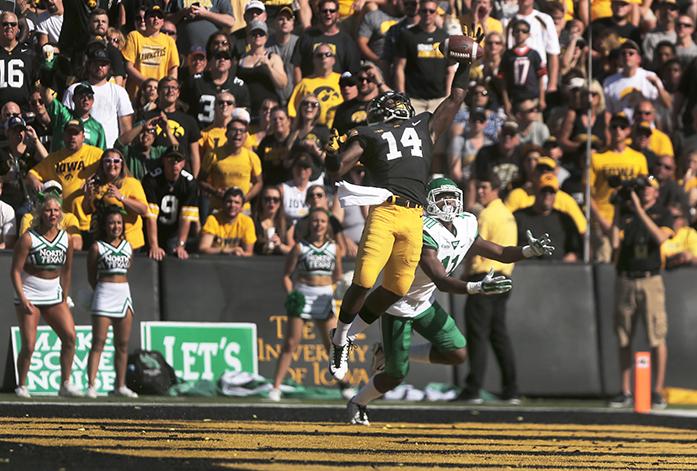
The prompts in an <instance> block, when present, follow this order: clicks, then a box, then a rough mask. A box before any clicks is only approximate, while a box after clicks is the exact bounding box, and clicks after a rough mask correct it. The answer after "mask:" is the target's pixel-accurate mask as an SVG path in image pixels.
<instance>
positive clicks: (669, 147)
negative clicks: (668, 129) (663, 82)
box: [634, 100, 675, 157]
mask: <svg viewBox="0 0 697 471" xmlns="http://www.w3.org/2000/svg"><path fill="white" fill-rule="evenodd" d="M634 120H635V121H646V122H648V123H649V124H650V125H651V129H652V131H653V132H652V133H651V137H650V138H649V149H650V150H651V151H653V153H654V154H656V155H657V156H659V157H661V156H662V155H669V156H671V157H673V156H674V155H675V151H674V150H673V142H672V141H671V140H670V137H668V135H667V134H666V133H664V132H663V131H661V130H660V129H658V128H657V127H656V107H655V106H654V105H653V103H652V102H651V101H650V100H642V101H640V102H639V104H638V105H637V106H636V108H635V109H634Z"/></svg>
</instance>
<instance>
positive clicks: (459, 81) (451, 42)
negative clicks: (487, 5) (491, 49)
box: [429, 27, 484, 142]
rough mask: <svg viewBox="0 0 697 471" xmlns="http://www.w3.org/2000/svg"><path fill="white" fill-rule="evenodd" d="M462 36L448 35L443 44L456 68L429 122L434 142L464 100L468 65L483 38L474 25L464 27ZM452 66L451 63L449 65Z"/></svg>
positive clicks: (478, 54)
mask: <svg viewBox="0 0 697 471" xmlns="http://www.w3.org/2000/svg"><path fill="white" fill-rule="evenodd" d="M463 36H464V37H463ZM463 36H451V37H449V38H448V39H447V41H448V45H445V46H444V49H443V51H442V52H443V54H444V55H445V57H446V58H447V59H449V60H450V61H455V62H457V70H456V71H455V76H454V77H453V83H452V85H451V88H450V95H449V96H447V97H446V98H445V100H443V101H442V102H441V104H440V105H438V108H436V111H435V112H434V113H433V117H432V118H431V121H430V123H429V127H430V131H431V140H432V141H433V142H436V141H437V140H438V138H439V137H440V136H442V135H443V133H445V132H446V131H447V130H448V128H449V127H450V125H451V124H452V121H453V118H454V117H455V114H456V113H457V112H458V110H459V109H460V106H462V102H463V101H465V95H466V94H467V92H466V90H467V86H468V84H469V75H470V67H471V66H472V62H474V61H475V60H476V59H477V58H478V57H479V56H480V55H481V52H480V50H481V48H480V46H479V43H480V42H481V41H482V39H484V33H483V32H482V30H481V28H477V29H476V30H475V28H474V27H472V28H470V29H469V30H468V29H467V28H465V30H464V35H463ZM454 66H455V65H451V67H454Z"/></svg>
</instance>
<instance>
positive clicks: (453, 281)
mask: <svg viewBox="0 0 697 471" xmlns="http://www.w3.org/2000/svg"><path fill="white" fill-rule="evenodd" d="M419 266H420V267H421V269H422V270H423V271H424V273H426V276H428V277H429V278H430V279H431V281H433V283H435V285H436V288H438V290H439V291H442V292H444V293H453V294H480V293H481V294H501V293H506V292H508V291H510V290H511V288H512V287H513V284H512V282H511V280H510V279H509V278H506V277H505V276H494V273H493V271H492V272H491V273H489V274H488V275H487V276H486V277H485V278H484V279H483V280H482V281H477V282H466V281H462V280H459V279H457V278H454V277H452V276H450V275H449V274H448V273H447V272H446V271H445V267H443V263H442V262H441V261H440V260H438V256H437V252H436V250H434V249H432V248H429V247H424V248H423V249H422V250H421V260H420V261H419Z"/></svg>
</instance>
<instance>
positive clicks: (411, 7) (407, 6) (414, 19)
mask: <svg viewBox="0 0 697 471" xmlns="http://www.w3.org/2000/svg"><path fill="white" fill-rule="evenodd" d="M398 2H399V4H401V6H402V10H403V12H404V15H405V16H404V18H403V19H401V20H400V21H399V22H398V23H397V24H395V25H392V26H390V29H388V30H387V33H386V34H385V43H384V45H383V49H382V55H381V56H380V68H381V69H382V70H383V72H385V75H386V76H387V77H388V78H389V81H390V83H392V77H393V73H394V71H393V67H394V59H395V50H396V47H397V41H398V40H399V35H400V34H402V30H405V29H411V28H413V27H414V26H416V25H417V24H419V21H420V20H421V16H419V1H418V0H398Z"/></svg>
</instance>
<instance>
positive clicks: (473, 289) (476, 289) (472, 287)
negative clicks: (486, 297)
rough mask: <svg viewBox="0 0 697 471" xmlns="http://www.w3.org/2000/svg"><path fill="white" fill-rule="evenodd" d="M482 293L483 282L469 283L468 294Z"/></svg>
mask: <svg viewBox="0 0 697 471" xmlns="http://www.w3.org/2000/svg"><path fill="white" fill-rule="evenodd" d="M481 292H482V282H481V281H470V282H469V283H467V293H468V294H479V293H481Z"/></svg>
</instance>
